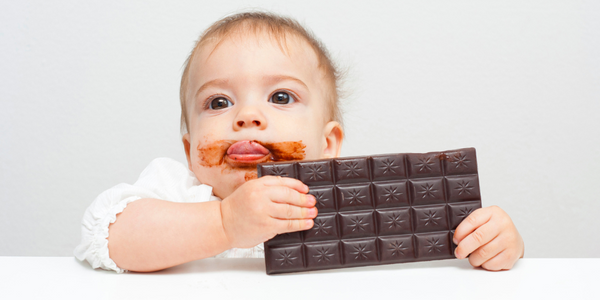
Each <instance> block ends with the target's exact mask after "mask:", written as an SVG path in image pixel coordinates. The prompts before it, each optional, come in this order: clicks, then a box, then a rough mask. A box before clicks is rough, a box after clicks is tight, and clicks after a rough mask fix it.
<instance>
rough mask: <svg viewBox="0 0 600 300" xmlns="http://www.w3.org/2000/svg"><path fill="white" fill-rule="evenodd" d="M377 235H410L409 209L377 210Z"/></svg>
mask: <svg viewBox="0 0 600 300" xmlns="http://www.w3.org/2000/svg"><path fill="white" fill-rule="evenodd" d="M375 214H376V215H377V227H378V228H379V235H398V234H405V233H411V218H410V208H408V207H405V208H388V209H382V210H377V211H376V212H375Z"/></svg>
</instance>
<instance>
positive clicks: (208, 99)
mask: <svg viewBox="0 0 600 300" xmlns="http://www.w3.org/2000/svg"><path fill="white" fill-rule="evenodd" d="M339 77H340V76H339V72H338V71H337V69H336V67H335V66H334V64H333V63H332V61H331V59H330V57H329V55H328V53H327V51H326V50H325V48H324V47H323V45H322V44H321V43H320V42H319V41H318V40H316V38H315V37H313V36H312V34H310V33H309V32H307V31H306V30H305V29H304V28H303V27H302V26H300V25H299V24H298V23H297V22H296V21H294V20H291V19H289V18H284V17H280V16H277V15H273V14H270V13H262V12H251V13H241V14H237V15H233V16H229V17H227V18H225V19H222V20H220V21H218V22H216V23H214V24H213V25H212V26H211V27H210V28H208V29H207V30H206V31H205V32H204V33H203V34H202V36H201V37H200V39H199V41H198V43H197V44H196V47H195V48H194V50H193V51H192V53H191V54H190V56H189V58H188V60H187V62H186V67H185V71H184V73H183V76H182V79H181V92H180V98H181V110H182V116H181V120H182V130H183V131H184V135H183V145H184V148H185V152H186V156H187V161H188V166H187V168H186V167H185V166H183V165H182V164H180V163H178V162H176V161H174V160H171V159H166V158H160V159H155V160H154V161H152V163H151V164H150V165H149V166H148V167H147V168H146V169H145V170H144V171H143V172H142V174H141V175H140V178H139V179H138V181H137V182H136V183H135V184H134V185H128V184H120V185H117V186H115V187H113V188H111V189H109V190H107V191H105V192H103V193H102V194H101V195H99V196H98V198H96V200H95V201H94V202H93V203H92V205H91V206H90V207H89V208H88V209H87V211H86V213H85V215H84V218H83V226H82V242H81V244H80V245H79V246H78V247H77V248H76V249H75V256H76V257H77V258H78V259H80V260H87V261H88V262H89V263H90V264H91V265H92V267H94V268H103V269H107V270H115V271H117V272H123V271H126V270H131V271H138V272H151V271H156V270H161V269H165V268H169V267H172V266H175V265H179V264H182V263H185V262H189V261H193V260H198V259H203V258H207V257H213V256H217V257H263V256H264V251H263V246H262V243H263V242H265V241H267V240H269V239H271V238H273V237H274V236H275V235H276V234H280V233H285V232H293V231H299V230H306V229H310V228H311V227H312V226H313V219H314V218H315V217H316V216H317V214H318V211H317V208H316V207H315V204H316V199H315V198H314V197H313V196H312V195H309V194H307V193H308V187H307V186H306V185H304V184H303V183H302V182H300V181H298V180H296V179H291V178H281V177H273V176H264V177H261V178H258V179H257V175H256V171H255V170H256V165H257V164H258V163H261V162H267V161H278V160H302V159H319V158H333V157H338V156H339V154H340V149H341V145H342V140H343V129H342V125H341V116H340V113H339V109H338V95H339ZM454 243H456V244H458V247H457V249H456V257H458V258H465V257H467V256H468V257H469V262H470V263H471V264H472V265H473V266H481V267H483V268H485V269H488V270H503V269H510V268H512V266H513V264H514V263H515V262H516V261H517V260H518V259H519V258H520V257H522V256H523V253H524V245H523V240H522V238H521V236H520V235H519V233H518V231H517V229H516V228H515V226H514V225H513V223H512V221H511V219H510V218H509V216H508V215H507V214H506V213H505V212H504V211H503V210H501V209H500V208H498V207H495V206H493V207H487V208H481V209H478V210H476V211H474V212H473V213H472V214H471V215H470V216H469V217H468V218H466V219H465V220H464V221H463V222H462V223H461V224H460V225H459V226H458V228H457V229H456V232H455V235H454Z"/></svg>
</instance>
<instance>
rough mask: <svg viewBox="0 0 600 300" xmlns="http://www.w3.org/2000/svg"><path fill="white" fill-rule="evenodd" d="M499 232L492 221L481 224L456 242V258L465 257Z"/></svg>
mask: <svg viewBox="0 0 600 300" xmlns="http://www.w3.org/2000/svg"><path fill="white" fill-rule="evenodd" d="M499 233H500V232H499V231H498V227H497V226H495V225H494V223H493V222H488V223H485V224H483V225H481V226H480V227H479V228H477V229H476V230H475V231H473V233H471V234H469V235H468V236H467V237H466V238H464V239H463V240H462V241H461V242H460V243H459V244H458V246H457V247H456V250H454V254H455V255H456V258H458V259H463V258H465V257H467V256H468V255H469V254H470V253H471V252H473V251H475V249H477V248H479V247H481V246H483V245H485V244H487V243H488V242H489V241H491V240H492V239H494V238H496V237H497V236H498V234H499Z"/></svg>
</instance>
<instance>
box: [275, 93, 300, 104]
mask: <svg viewBox="0 0 600 300" xmlns="http://www.w3.org/2000/svg"><path fill="white" fill-rule="evenodd" d="M269 102H273V103H277V104H290V103H294V98H293V97H292V96H290V94H288V93H286V92H277V93H275V94H273V96H271V99H269Z"/></svg>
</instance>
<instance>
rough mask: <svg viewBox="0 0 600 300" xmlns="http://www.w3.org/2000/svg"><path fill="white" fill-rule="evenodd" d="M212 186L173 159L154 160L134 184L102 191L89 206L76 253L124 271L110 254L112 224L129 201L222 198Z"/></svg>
mask: <svg viewBox="0 0 600 300" xmlns="http://www.w3.org/2000/svg"><path fill="white" fill-rule="evenodd" d="M211 195H212V187H210V186H208V185H205V184H200V182H198V180H197V179H196V177H195V176H194V174H193V173H192V172H190V171H189V170H188V169H187V167H186V166H184V165H183V164H181V163H180V162H177V161H175V160H173V159H170V158H157V159H154V160H153V161H152V162H151V163H150V164H149V165H148V167H146V169H144V171H143V172H142V174H141V175H140V177H139V178H138V180H137V181H136V182H135V183H134V184H133V185H131V184H125V183H121V184H118V185H116V186H114V187H112V188H110V189H108V190H106V191H104V192H103V193H102V194H100V195H99V196H98V197H97V198H96V199H95V200H94V202H92V204H91V205H90V206H89V207H88V208H87V210H86V211H85V213H84V215H83V220H82V226H81V243H80V244H79V245H78V246H77V247H76V248H75V251H74V252H73V254H74V255H75V257H76V258H77V259H79V260H80V261H83V260H86V261H87V262H88V263H89V264H90V265H91V266H92V267H93V268H102V269H105V270H113V271H116V272H117V273H123V272H126V271H127V270H124V269H121V268H119V267H118V266H117V265H116V264H115V262H114V261H113V260H112V259H111V258H110V255H109V253H108V240H107V238H108V226H109V225H110V224H111V223H114V222H115V220H116V219H117V214H119V213H121V212H122V211H123V210H124V209H125V207H126V206H127V204H129V203H131V202H133V201H136V200H139V199H142V198H155V199H162V200H168V201H173V202H206V201H211V200H215V199H218V198H216V197H214V196H211Z"/></svg>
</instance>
